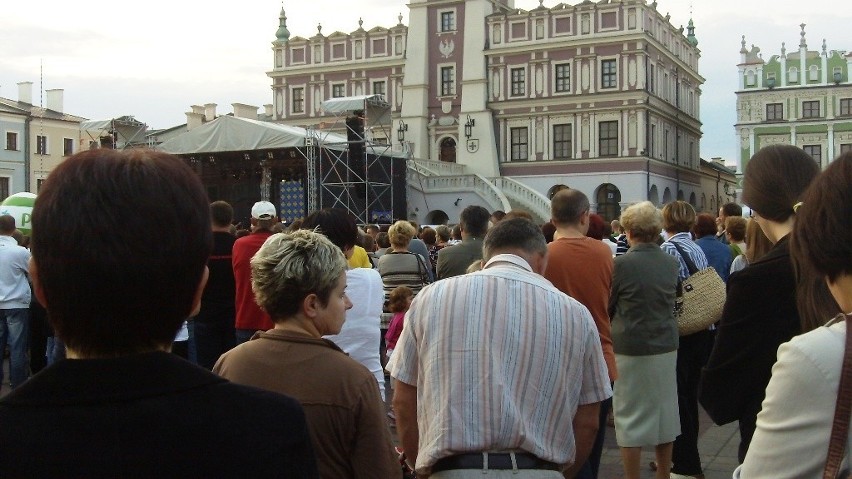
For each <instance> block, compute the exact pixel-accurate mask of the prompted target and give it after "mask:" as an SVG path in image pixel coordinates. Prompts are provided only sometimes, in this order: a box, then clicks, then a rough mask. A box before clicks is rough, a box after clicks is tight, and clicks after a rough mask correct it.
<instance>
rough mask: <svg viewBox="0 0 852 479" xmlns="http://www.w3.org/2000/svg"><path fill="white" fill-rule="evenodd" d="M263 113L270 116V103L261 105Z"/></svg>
mask: <svg viewBox="0 0 852 479" xmlns="http://www.w3.org/2000/svg"><path fill="white" fill-rule="evenodd" d="M263 114H264V115H266V116H272V103H267V104H266V105H263Z"/></svg>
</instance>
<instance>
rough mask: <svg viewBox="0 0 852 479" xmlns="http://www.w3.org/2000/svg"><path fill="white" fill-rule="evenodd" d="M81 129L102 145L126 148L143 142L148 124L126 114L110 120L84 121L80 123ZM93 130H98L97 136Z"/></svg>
mask: <svg viewBox="0 0 852 479" xmlns="http://www.w3.org/2000/svg"><path fill="white" fill-rule="evenodd" d="M80 129H81V130H83V131H85V132H87V133H88V135H89V138H90V139H91V141H96V142H98V144H99V145H100V146H106V145H107V144H110V146H111V147H112V148H116V149H124V148H128V147H134V146H138V145H140V144H143V143H144V142H145V133H146V131H147V130H148V125H146V124H145V123H142V122H141V121H139V120H137V119H136V118H133V117H132V116H130V115H126V116H122V117H118V118H111V119H109V120H89V121H84V122H83V123H81V124H80ZM92 132H97V136H93V135H92Z"/></svg>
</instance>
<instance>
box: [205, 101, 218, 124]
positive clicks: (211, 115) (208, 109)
mask: <svg viewBox="0 0 852 479" xmlns="http://www.w3.org/2000/svg"><path fill="white" fill-rule="evenodd" d="M215 119H216V104H215V103H205V104H204V121H213V120H215Z"/></svg>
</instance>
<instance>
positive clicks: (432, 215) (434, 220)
mask: <svg viewBox="0 0 852 479" xmlns="http://www.w3.org/2000/svg"><path fill="white" fill-rule="evenodd" d="M449 221H450V217H449V216H448V215H447V213H444V212H443V211H441V210H432V211H430V212H429V213H428V214H427V215H426V224H427V225H445V224H447V223H448V222H449Z"/></svg>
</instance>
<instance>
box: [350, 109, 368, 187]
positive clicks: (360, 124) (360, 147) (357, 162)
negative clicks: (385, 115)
mask: <svg viewBox="0 0 852 479" xmlns="http://www.w3.org/2000/svg"><path fill="white" fill-rule="evenodd" d="M346 140H347V141H348V142H349V165H350V167H351V168H352V169H353V170H355V171H358V172H360V173H361V174H363V172H361V170H362V169H363V168H364V112H363V111H362V110H356V111H353V112H352V116H349V117H346Z"/></svg>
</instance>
